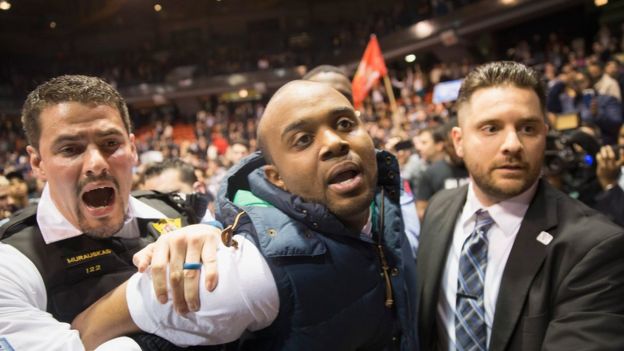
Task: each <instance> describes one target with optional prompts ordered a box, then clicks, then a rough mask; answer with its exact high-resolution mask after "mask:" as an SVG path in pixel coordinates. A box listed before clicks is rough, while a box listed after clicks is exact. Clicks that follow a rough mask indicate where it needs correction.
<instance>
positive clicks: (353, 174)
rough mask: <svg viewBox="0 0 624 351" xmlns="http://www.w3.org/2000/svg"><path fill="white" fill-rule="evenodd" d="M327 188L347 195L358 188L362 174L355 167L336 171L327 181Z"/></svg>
mask: <svg viewBox="0 0 624 351" xmlns="http://www.w3.org/2000/svg"><path fill="white" fill-rule="evenodd" d="M327 183H328V185H329V188H330V189H331V190H332V191H334V192H336V193H339V194H349V193H351V192H353V191H356V190H358V189H359V188H360V185H361V184H362V172H360V170H359V169H358V168H357V167H355V166H347V167H341V169H337V170H336V171H335V172H334V173H333V174H332V175H331V176H330V177H329V179H328V181H327Z"/></svg>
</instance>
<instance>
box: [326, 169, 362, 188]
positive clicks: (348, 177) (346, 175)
mask: <svg viewBox="0 0 624 351" xmlns="http://www.w3.org/2000/svg"><path fill="white" fill-rule="evenodd" d="M359 174H360V172H358V171H355V170H347V171H344V172H340V173H338V174H336V175H334V176H333V177H331V179H329V184H330V185H331V184H342V183H347V182H350V181H352V180H353V178H355V177H356V176H357V175H359Z"/></svg>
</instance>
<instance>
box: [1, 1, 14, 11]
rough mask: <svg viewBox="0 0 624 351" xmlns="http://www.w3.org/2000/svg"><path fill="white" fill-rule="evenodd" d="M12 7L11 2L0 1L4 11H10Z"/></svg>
mask: <svg viewBox="0 0 624 351" xmlns="http://www.w3.org/2000/svg"><path fill="white" fill-rule="evenodd" d="M10 9H11V3H10V2H8V1H6V0H2V1H0V10H3V11H9V10H10Z"/></svg>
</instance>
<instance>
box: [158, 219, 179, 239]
mask: <svg viewBox="0 0 624 351" xmlns="http://www.w3.org/2000/svg"><path fill="white" fill-rule="evenodd" d="M151 224H152V227H153V228H154V229H156V231H157V232H158V234H159V235H163V234H165V233H168V232H171V231H174V230H176V229H180V228H182V218H165V219H161V220H159V221H158V222H152V223H151Z"/></svg>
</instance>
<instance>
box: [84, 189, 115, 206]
mask: <svg viewBox="0 0 624 351" xmlns="http://www.w3.org/2000/svg"><path fill="white" fill-rule="evenodd" d="M113 200H115V190H114V189H113V188H111V187H102V188H96V189H93V190H89V191H86V192H85V193H84V194H82V201H83V202H84V203H85V205H87V206H88V207H91V208H102V207H107V206H110V205H111V204H112V203H113Z"/></svg>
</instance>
